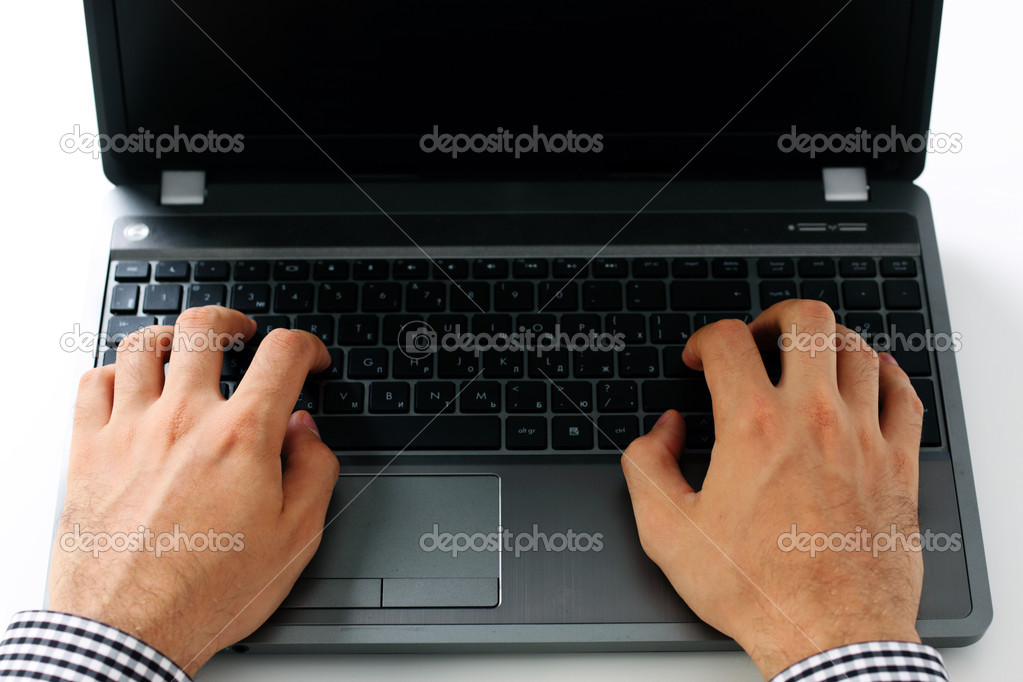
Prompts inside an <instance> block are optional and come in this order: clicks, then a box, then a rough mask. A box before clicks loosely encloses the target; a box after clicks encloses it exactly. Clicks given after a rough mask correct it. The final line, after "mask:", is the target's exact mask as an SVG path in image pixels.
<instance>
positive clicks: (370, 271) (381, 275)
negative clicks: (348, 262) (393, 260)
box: [352, 259, 388, 280]
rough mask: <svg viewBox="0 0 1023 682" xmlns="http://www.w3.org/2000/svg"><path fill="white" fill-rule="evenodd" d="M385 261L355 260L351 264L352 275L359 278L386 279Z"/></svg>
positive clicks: (386, 268)
mask: <svg viewBox="0 0 1023 682" xmlns="http://www.w3.org/2000/svg"><path fill="white" fill-rule="evenodd" d="M387 271H388V267H387V261H385V260H373V259H368V260H357V261H355V262H354V263H353V264H352V277H353V278H355V279H359V280H377V279H387Z"/></svg>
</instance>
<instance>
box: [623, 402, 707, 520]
mask: <svg viewBox="0 0 1023 682" xmlns="http://www.w3.org/2000/svg"><path fill="white" fill-rule="evenodd" d="M685 438H686V424H685V420H684V419H683V418H682V415H681V414H679V413H678V412H676V411H675V410H668V411H667V412H665V413H664V414H663V415H661V418H660V419H658V420H657V423H656V424H654V428H652V429H651V430H650V432H649V433H648V434H646V435H645V436H641V437H639V438H637V439H636V440H634V441H632V443H631V444H630V445H629V447H628V448H626V450H625V454H624V455H622V470H623V471H624V472H625V480H626V482H627V483H628V485H629V495H631V496H632V503H633V508H634V510H635V511H636V516H637V519H638V518H639V516H640V512H641V507H642V508H643V510H646V509H647V507H648V505H653V506H654V507H659V506H661V505H668V506H679V507H681V506H682V505H683V504H684V503H685V498H686V496H687V495H688V494H689V493H691V492H693V488H692V486H690V485H689V483H688V482H687V481H686V479H685V477H684V476H683V475H682V471H681V469H679V458H680V457H681V455H682V447H683V445H684V444H685ZM675 513H676V514H677V513H678V511H677V510H675Z"/></svg>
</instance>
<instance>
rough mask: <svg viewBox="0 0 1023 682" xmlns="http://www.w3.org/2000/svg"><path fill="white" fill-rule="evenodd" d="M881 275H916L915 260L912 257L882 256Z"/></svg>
mask: <svg viewBox="0 0 1023 682" xmlns="http://www.w3.org/2000/svg"><path fill="white" fill-rule="evenodd" d="M881 276H882V277H916V261H915V260H913V259H912V258H882V259H881Z"/></svg>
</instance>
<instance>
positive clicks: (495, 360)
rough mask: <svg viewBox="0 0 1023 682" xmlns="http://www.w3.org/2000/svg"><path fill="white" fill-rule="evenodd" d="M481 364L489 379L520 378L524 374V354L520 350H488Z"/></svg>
mask: <svg viewBox="0 0 1023 682" xmlns="http://www.w3.org/2000/svg"><path fill="white" fill-rule="evenodd" d="M483 366H484V367H485V368H486V371H487V376H488V377H490V378H491V379H521V378H522V377H524V376H526V355H525V353H523V352H521V351H497V350H488V351H485V352H484V354H483Z"/></svg>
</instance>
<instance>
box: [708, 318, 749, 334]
mask: <svg viewBox="0 0 1023 682" xmlns="http://www.w3.org/2000/svg"><path fill="white" fill-rule="evenodd" d="M710 330H711V333H713V334H714V335H715V336H718V337H721V338H725V339H734V338H736V337H739V336H748V335H749V333H750V331H749V326H748V325H747V324H746V323H745V322H743V321H742V320H739V319H734V318H732V319H727V320H718V321H717V322H714V323H713V324H711V325H710Z"/></svg>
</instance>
